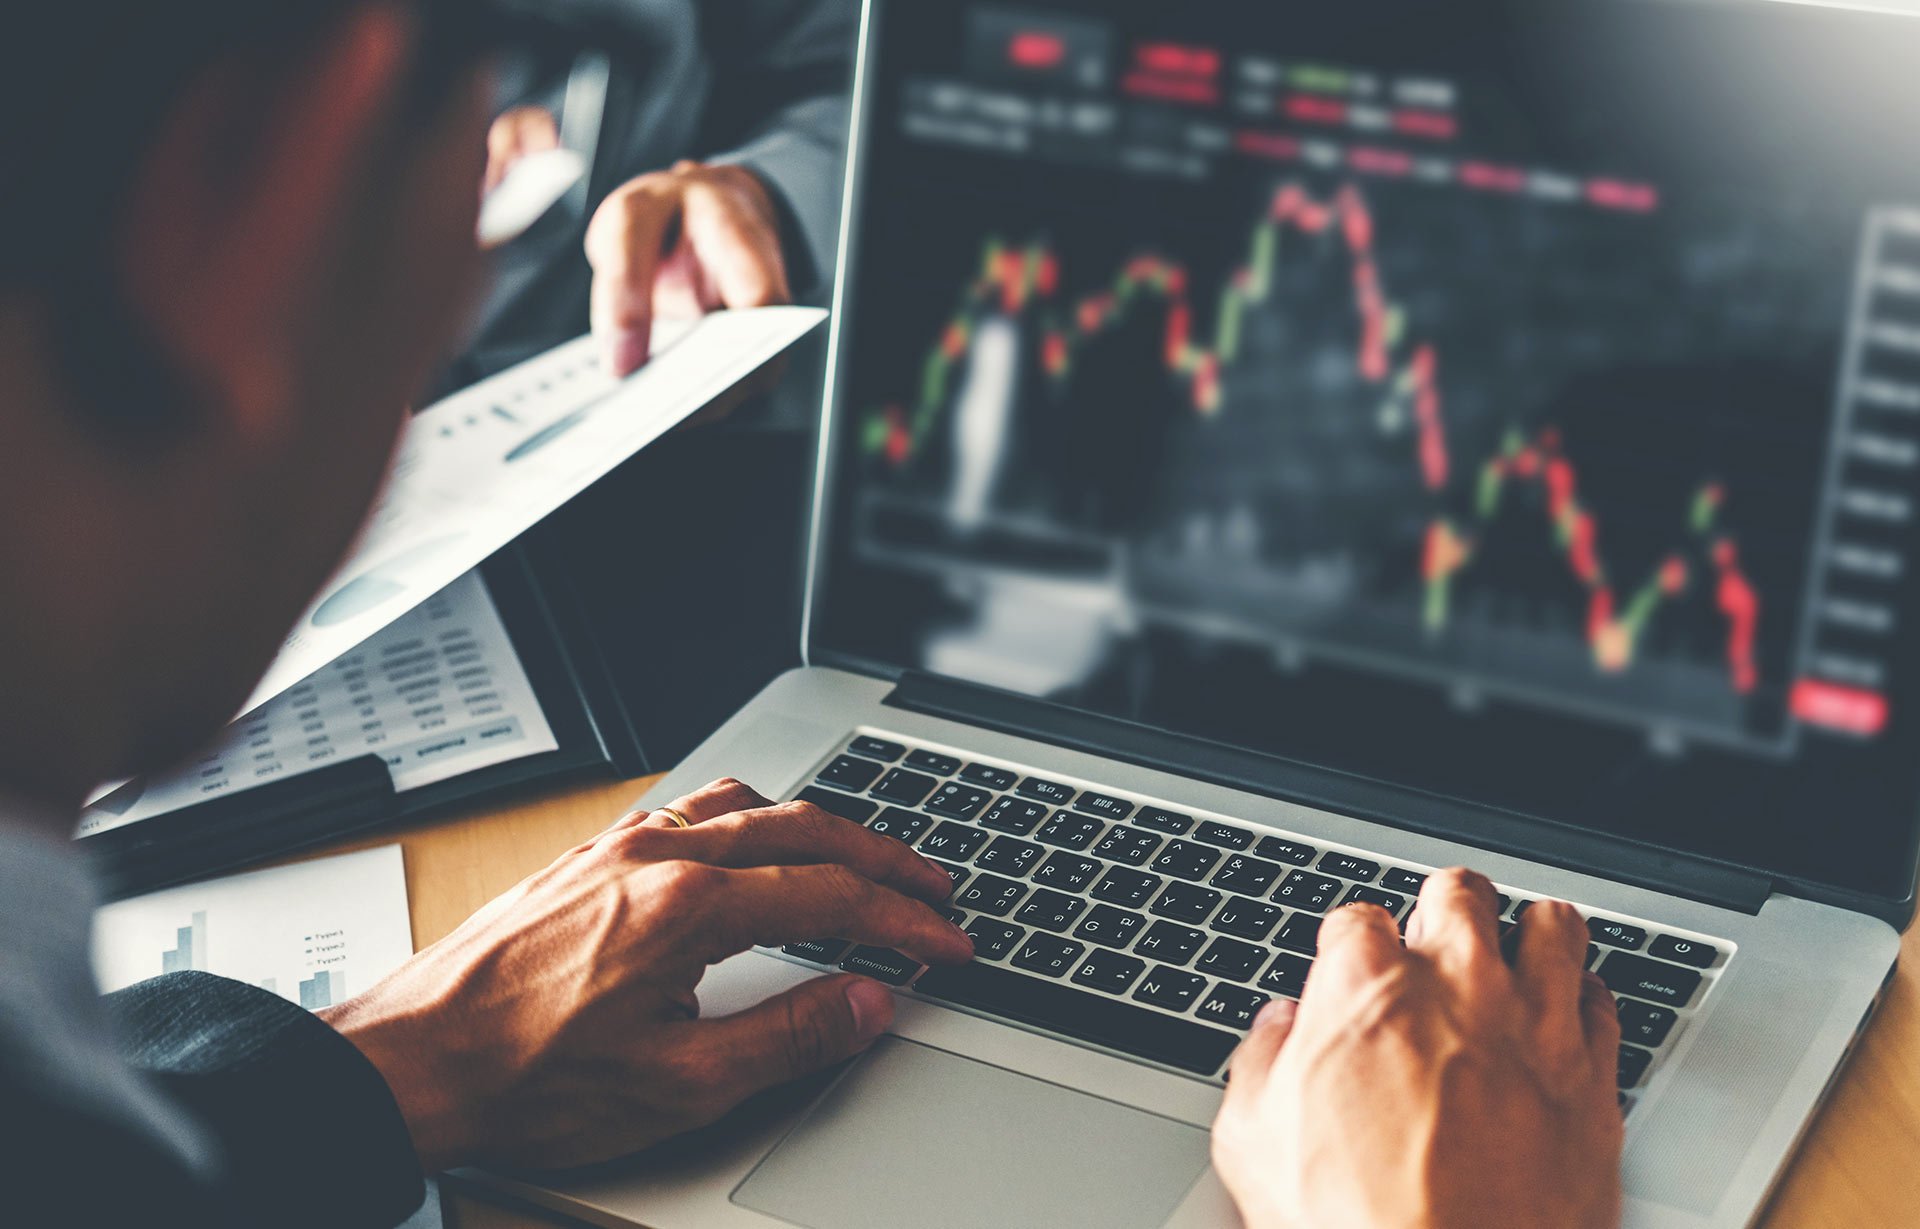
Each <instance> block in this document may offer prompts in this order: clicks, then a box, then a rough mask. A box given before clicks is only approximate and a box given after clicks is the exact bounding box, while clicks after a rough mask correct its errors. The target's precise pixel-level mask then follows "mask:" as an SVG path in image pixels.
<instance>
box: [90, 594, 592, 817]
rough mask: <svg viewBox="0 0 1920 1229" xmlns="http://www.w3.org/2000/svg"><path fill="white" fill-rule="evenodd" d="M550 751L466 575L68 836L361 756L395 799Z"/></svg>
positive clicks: (513, 658)
mask: <svg viewBox="0 0 1920 1229" xmlns="http://www.w3.org/2000/svg"><path fill="white" fill-rule="evenodd" d="M558 745H559V744H558V743H557V741H556V740H555V739H554V736H553V729H552V727H551V726H550V725H549V724H548V722H547V717H546V714H545V712H543V711H542V709H541V707H540V701H539V698H538V697H537V696H536V695H535V694H534V691H533V684H532V683H531V682H530V681H529V680H528V678H527V672H526V669H525V668H524V667H523V666H522V665H521V664H520V658H519V656H518V655H517V654H516V653H515V652H514V649H513V642H512V640H510V639H509V638H508V636H507V629H506V626H505V624H503V623H502V622H501V621H500V612H499V610H498V609H496V608H495V606H494V604H493V598H492V596H491V595H490V594H489V593H488V592H487V586H486V582H485V581H484V580H482V579H481V577H480V574H479V573H478V572H469V573H468V574H467V575H465V576H463V577H461V578H460V579H458V580H456V581H454V582H453V584H451V585H449V586H447V588H445V589H443V590H442V591H441V592H439V593H437V594H435V595H434V596H433V597H431V598H429V599H428V600H427V602H426V603H425V604H423V605H421V606H418V607H415V608H414V609H413V610H412V611H410V612H408V613H407V614H405V615H403V616H401V618H400V620H399V621H398V622H396V623H394V624H392V625H391V626H389V627H387V628H386V629H385V630H384V631H381V632H380V633H378V634H377V635H375V636H374V637H373V638H372V639H371V640H368V641H366V642H365V643H363V644H361V645H360V646H359V647H358V648H355V649H353V650H351V651H349V652H348V653H347V654H346V656H344V657H341V658H339V659H338V660H336V661H334V662H332V663H331V664H329V665H327V666H326V667H324V668H322V669H321V670H320V672H319V673H317V674H314V675H312V676H311V677H309V678H306V679H303V680H301V681H300V682H299V683H297V684H295V685H294V686H293V687H292V688H291V689H290V690H288V691H287V692H286V693H284V694H283V695H280V696H278V697H276V698H275V699H273V700H271V701H270V702H268V703H267V704H264V705H262V706H261V707H259V708H257V709H255V710H254V711H253V712H251V713H249V714H248V715H247V716H245V717H243V718H241V719H240V720H239V721H237V722H235V723H234V724H233V725H232V726H230V727H228V729H227V732H226V733H225V734H224V735H223V736H222V737H221V739H220V741H219V742H218V743H216V744H215V745H214V746H213V747H212V748H211V749H210V750H209V751H208V752H207V753H206V754H205V755H204V756H202V757H201V758H200V759H198V760H196V761H195V762H194V763H192V764H190V765H188V766H187V767H185V768H183V769H181V770H180V771H178V772H175V773H173V774H171V775H169V776H164V777H157V778H152V779H145V780H142V781H140V782H137V783H134V784H130V785H124V786H122V787H120V788H119V789H118V790H116V791H115V792H113V793H111V794H108V795H107V796H106V797H104V798H101V799H99V800H97V801H96V802H95V803H94V805H93V806H91V807H89V808H88V809H87V810H86V811H85V812H84V813H83V814H82V815H81V817H80V827H79V830H78V833H77V835H79V836H93V835H94V834H96V833H99V832H105V831H107V830H108V829H110V828H118V827H120V826H122V825H124V824H130V823H134V822H136V821H138V820H142V819H148V818H150V817H152V816H155V815H164V814H166V813H167V812H169V811H176V810H179V809H181V808H182V807H189V806H193V805H195V804H197V803H202V802H207V801H209V800H211V799H214V798H220V797H224V796H226V795H228V794H233V793H238V792H240V791H243V790H247V789H251V788H253V787H254V786H257V785H264V784H266V783H267V782H269V781H278V780H281V779H282V778H285V777H291V776H298V775H299V774H300V773H303V772H310V771H312V770H314V769H317V768H324V767H325V766H327V765H328V764H335V763H339V762H340V761H342V760H349V759H354V758H356V757H358V756H362V755H367V754H369V753H372V754H377V755H380V756H382V757H383V758H385V760H386V762H387V768H388V770H389V771H391V772H392V773H393V787H394V789H396V790H401V791H404V790H410V789H418V788H419V787H421V786H423V785H433V784H435V783H437V782H440V781H446V780H451V779H452V778H454V777H458V776H462V775H464V774H466V773H469V772H474V771H477V770H479V769H482V768H491V767H493V766H494V765H496V764H504V763H507V762H509V761H511V760H517V759H521V758H523V757H525V756H529V755H538V754H539V753H541V752H543V751H552V750H554V749H555V748H556V747H557V746H558Z"/></svg>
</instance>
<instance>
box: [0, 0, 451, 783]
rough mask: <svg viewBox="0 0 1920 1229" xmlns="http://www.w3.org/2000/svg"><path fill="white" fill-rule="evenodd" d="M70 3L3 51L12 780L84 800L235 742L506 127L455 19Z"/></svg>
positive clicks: (430, 13)
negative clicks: (497, 124) (492, 127)
mask: <svg viewBox="0 0 1920 1229" xmlns="http://www.w3.org/2000/svg"><path fill="white" fill-rule="evenodd" d="M62 5H72V6H75V7H78V8H81V9H91V10H94V11H95V13H94V17H93V20H91V21H87V22H84V23H83V22H81V21H80V20H78V19H76V18H74V17H73V16H71V15H69V14H67V13H66V12H63V11H56V12H53V13H49V14H47V15H45V16H44V17H38V16H37V17H34V18H29V19H28V24H29V25H30V26H31V25H34V24H36V23H43V22H44V24H46V25H48V26H53V27H64V30H62V29H53V30H50V31H47V32H46V36H45V37H36V34H37V33H38V32H37V31H33V30H29V31H27V32H25V33H24V34H23V35H21V36H19V37H16V36H15V35H14V34H10V36H9V40H8V44H9V45H8V47H7V49H5V50H4V51H0V97H3V98H5V100H6V101H7V107H6V110H5V114H7V115H8V116H9V117H10V119H9V125H8V130H7V131H6V133H5V134H4V135H0V440H4V443H0V787H7V788H11V789H13V790H17V791H24V792H30V793H38V794H41V795H44V796H46V797H47V798H49V799H58V800H63V801H64V800H71V798H72V796H73V795H74V794H75V793H76V792H78V791H81V790H84V789H85V788H86V786H87V785H88V784H90V783H91V779H98V778H102V777H105V776H107V775H109V774H115V773H123V772H131V771H137V770H140V769H144V768H149V767H153V766H156V765H158V764H160V763H163V762H165V761H167V760H168V759H171V758H173V757H177V756H179V755H181V754H183V753H184V752H186V751H187V750H189V749H190V748H192V747H193V746H194V745H196V744H197V743H199V742H200V741H202V740H204V739H205V738H207V737H208V736H209V735H210V734H211V733H213V731H214V730H215V729H217V728H218V726H219V724H220V723H221V722H222V721H224V720H225V719H226V718H228V717H230V716H231V715H232V713H233V710H234V708H235V707H236V706H237V705H238V704H239V703H240V701H241V700H242V699H243V698H244V697H245V695H246V693H247V691H248V690H249V689H250V688H251V686H252V684H253V681H254V680H255V679H256V678H257V676H258V674H259V672H260V671H261V670H262V669H263V668H264V666H265V665H266V663H267V662H268V661H269V660H270V659H271V656H272V654H273V652H274V650H275V649H276V648H277V647H278V644H279V642H280V639H281V637H282V635H284V633H285V630H286V628H287V626H288V625H289V624H290V623H291V621H292V619H293V618H294V616H295V615H296V614H297V613H298V612H299V610H300V609H301V608H302V607H303V605H304V604H305V603H306V602H307V601H308V600H309V599H310V597H311V596H312V593H313V591H314V590H315V588H316V587H317V586H318V585H319V583H320V581H321V580H322V579H324V576H325V574H326V573H327V571H328V570H329V569H330V568H331V567H332V566H333V565H334V563H335V562H336V561H337V560H338V558H339V556H340V554H341V552H342V551H343V550H344V548H345V547H346V545H347V544H348V542H349V540H350V538H351V536H352V534H353V532H354V530H355V528H356V526H357V525H358V524H359V521H360V518H361V517H362V516H363V515H364V513H365V510H366V508H367V505H368V503H369V502H370V500H371V498H372V496H373V494H374V491H375V489H376V487H377V484H378V482H379V480H380V476H381V474H382V472H383V470H384V467H385V464H386V461H387V458H388V456H389V454H390V452H391V449H392V445H393V442H394V439H395V436H396V433H397V432H398V430H399V428H400V425H401V423H402V421H403V418H404V414H405V410H404V406H405V405H406V402H407V400H408V398H409V397H410V396H412V395H413V393H414V391H415V389H416V388H417V387H418V385H419V383H420V382H421V381H422V379H423V378H424V376H425V374H426V372H427V370H428V369H429V367H430V366H431V365H432V364H433V362H434V360H435V358H436V357H437V356H438V355H439V354H440V352H441V351H442V349H443V347H444V346H445V345H446V343H447V342H448V340H449V339H450V335H451V329H452V325H453V323H454V322H455V320H456V318H457V316H458V314H459V311H460V308H461V306H462V304H463V302H464V299H465V296H466V294H467V291H468V288H469V287H470V285H471V283H472V280H473V277H474V274H475V271H476V262H477V256H476V254H475V245H474V241H473V223H474V212H475V209H476V206H477V195H478V186H479V184H480V181H481V176H482V173H483V166H484V156H485V149H484V132H485V115H484V106H483V99H482V89H481V85H480V82H479V80H478V76H477V74H476V73H474V72H473V71H471V70H470V69H469V68H467V67H464V66H463V65H464V64H466V63H467V62H468V61H467V60H466V59H465V58H464V57H462V56H460V55H458V54H456V53H455V52H454V51H453V50H451V49H450V48H449V47H448V46H444V45H441V44H442V43H443V42H444V41H445V40H443V39H441V38H440V37H438V33H437V32H439V31H440V29H441V27H444V26H445V25H446V24H447V19H446V12H445V10H447V9H449V8H451V5H450V3H449V2H448V0H414V2H413V3H394V4H369V3H363V2H356V0H271V2H270V3H265V4H262V3H260V2H259V0H175V2H174V3H170V4H157V5H156V4H133V3H129V2H124V0H110V2H108V3H106V4H104V6H102V5H101V4H97V3H96V4H92V5H88V4H86V3H84V0H61V5H55V6H47V7H49V8H53V9H56V10H59V9H61V7H62ZM102 7H104V8H106V9H107V10H110V12H109V14H108V16H107V17H106V18H105V19H104V20H102V19H101V18H100V17H99V16H98V12H97V10H99V9H100V8H102ZM83 26H84V29H83V28H82V27H83ZM18 33H19V32H18V31H16V34H18Z"/></svg>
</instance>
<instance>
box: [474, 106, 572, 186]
mask: <svg viewBox="0 0 1920 1229" xmlns="http://www.w3.org/2000/svg"><path fill="white" fill-rule="evenodd" d="M559 148H560V126H559V125H558V124H556V123H555V122H554V120H553V115H552V113H551V112H549V111H547V110H546V109H545V108H543V107H515V108H514V109H513V110H511V111H508V112H507V113H506V114H505V115H502V116H501V117H500V118H499V119H496V120H494V121H493V126H492V127H491V128H489V129H487V180H486V184H485V188H486V191H488V192H491V191H493V190H494V189H495V188H497V187H499V186H500V182H501V181H502V180H504V179H505V178H506V177H507V172H508V171H510V170H512V169H513V164H514V163H516V162H518V161H520V159H522V158H524V157H526V156H527V155H528V154H540V153H545V152H546V151H547V150H550V149H559Z"/></svg>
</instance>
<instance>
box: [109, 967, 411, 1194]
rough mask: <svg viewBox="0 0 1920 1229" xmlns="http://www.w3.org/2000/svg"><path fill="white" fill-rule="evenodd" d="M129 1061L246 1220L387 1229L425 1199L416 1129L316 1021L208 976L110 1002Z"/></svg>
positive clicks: (159, 981)
mask: <svg viewBox="0 0 1920 1229" xmlns="http://www.w3.org/2000/svg"><path fill="white" fill-rule="evenodd" d="M107 1003H108V1007H109V1010H110V1011H111V1012H112V1014H113V1015H114V1017H115V1020H116V1023H117V1024H118V1026H119V1035H120V1040H121V1046H122V1049H123V1051H124V1052H125V1054H126V1056H127V1059H128V1061H129V1062H130V1063H131V1064H132V1065H133V1067H134V1068H135V1069H136V1070H139V1071H141V1072H143V1073H144V1074H145V1075H146V1076H147V1077H148V1078H149V1079H150V1080H151V1081H152V1082H153V1083H154V1084H156V1085H157V1086H158V1087H159V1089H160V1091H161V1092H163V1093H164V1094H165V1095H166V1096H167V1097H168V1098H169V1100H170V1101H171V1102H172V1103H173V1104H174V1105H175V1106H177V1107H179V1108H180V1109H181V1110H184V1111H185V1113H186V1115H187V1117H188V1118H190V1119H191V1120H192V1121H193V1123H194V1125H195V1126H196V1127H198V1128H199V1129H200V1130H201V1131H203V1132H204V1133H205V1134H206V1135H207V1136H209V1137H210V1139H211V1141H212V1142H213V1144H214V1145H215V1149H216V1152H217V1153H218V1155H219V1159H220V1173H219V1177H218V1180H217V1189H218V1190H219V1192H220V1195H221V1199H222V1202H223V1203H226V1204H227V1205H229V1206H230V1207H232V1208H233V1209H235V1211H236V1213H237V1214H238V1216H239V1217H240V1219H241V1221H242V1222H243V1223H251V1224H273V1225H282V1226H291V1227H301V1226H312V1227H313V1229H390V1226H393V1225H397V1224H399V1223H400V1222H401V1221H404V1220H405V1219H406V1218H407V1217H408V1216H410V1215H411V1214H412V1213H413V1211H414V1209H416V1208H418V1207H419V1206H420V1202H421V1200H422V1199H423V1198H424V1196H425V1185H424V1183H423V1180H422V1177H421V1172H420V1164H419V1161H418V1160H417V1159H416V1157H415V1154H414V1148H413V1142H412V1140H411V1139H410V1138H409V1136H408V1133H407V1126H406V1123H405V1122H404V1121H403V1120H402V1118H401V1116H400V1111H399V1108H398V1107H397V1106H396V1105H395V1103H394V1099H393V1094H392V1093H391V1092H389V1091H388V1089H387V1085H386V1082H385V1080H383V1079H382V1078H381V1075H380V1073H379V1071H377V1070H376V1069H375V1068H374V1066H373V1064H372V1063H370V1062H369V1061H367V1059H366V1058H365V1057H364V1056H363V1055H362V1054H361V1053H360V1051H359V1050H357V1049H355V1048H354V1047H353V1046H352V1045H351V1044H350V1043H349V1042H348V1041H347V1040H346V1039H345V1038H343V1037H342V1036H341V1035H340V1034H339V1033H337V1032H335V1031H334V1030H333V1029H331V1028H329V1027H328V1026H327V1025H326V1024H324V1023H322V1022H321V1021H320V1020H319V1019H318V1018H317V1017H315V1016H314V1015H312V1014H310V1013H308V1012H306V1011H304V1010H302V1009H301V1008H299V1007H296V1006H294V1005H293V1004H291V1003H289V1002H287V1001H286V1000H284V999H282V998H280V997H279V996H277V995H275V994H271V993H269V992H267V991H265V990H260V989H257V988H255V987H253V986H249V985H245V984H243V983H240V982H235V981H228V980H226V979H224V978H219V977H214V976H211V975H210V974H206V973H173V974H169V975H167V976H165V977H157V978H154V979H152V980H151V981H146V982H142V983H140V984H139V985H136V986H133V987H130V988H129V989H126V990H122V991H120V992H119V993H117V994H113V995H109V996H108V997H107Z"/></svg>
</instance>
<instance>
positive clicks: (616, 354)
mask: <svg viewBox="0 0 1920 1229" xmlns="http://www.w3.org/2000/svg"><path fill="white" fill-rule="evenodd" d="M679 216H680V191H679V188H678V186H677V185H675V184H673V183H672V182H671V181H669V180H666V179H656V178H653V177H643V178H641V179H638V180H635V181H634V182H633V183H631V184H628V185H627V186H626V187H625V188H623V189H621V190H620V191H619V192H616V193H615V194H614V195H612V196H610V197H608V198H607V200H606V203H604V204H602V205H601V206H600V208H599V210H598V211H596V212H595V213H594V215H593V221H592V222H591V223H590V224H589V225H588V227H587V263H588V264H590V265H592V266H593V293H592V299H591V303H592V319H593V332H594V335H595V336H597V337H599V338H600V340H601V344H602V346H603V347H605V350H606V354H607V362H608V363H609V364H610V365H611V367H612V370H613V374H615V375H616V376H625V375H630V374H632V373H633V372H634V371H636V370H638V369H639V368H640V366H641V364H643V363H645V362H646V361H647V355H648V353H649V347H650V345H651V343H652V335H653V282H654V277H655V275H656V274H657V272H658V270H659V267H660V260H661V248H662V247H663V245H664V244H665V242H666V237H667V231H668V229H669V228H670V227H671V226H672V225H673V223H674V221H675V219H677V218H678V217H679Z"/></svg>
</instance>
